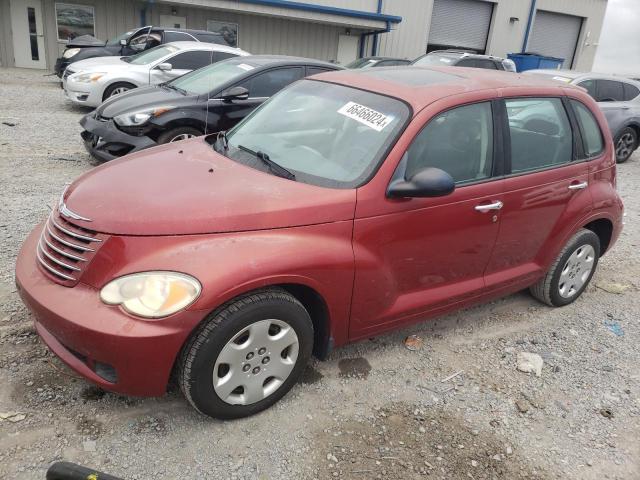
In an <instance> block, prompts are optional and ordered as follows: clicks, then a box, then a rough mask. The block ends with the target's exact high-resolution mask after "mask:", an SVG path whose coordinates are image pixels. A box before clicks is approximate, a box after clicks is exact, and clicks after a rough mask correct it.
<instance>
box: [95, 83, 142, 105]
mask: <svg viewBox="0 0 640 480" xmlns="http://www.w3.org/2000/svg"><path fill="white" fill-rule="evenodd" d="M134 88H136V86H135V85H134V84H133V83H127V82H118V83H114V84H113V85H109V86H108V87H107V88H106V89H105V91H104V94H103V95H102V101H103V102H104V101H105V100H106V99H107V98H111V97H115V96H116V95H120V94H121V93H124V92H126V91H128V90H132V89H134Z"/></svg>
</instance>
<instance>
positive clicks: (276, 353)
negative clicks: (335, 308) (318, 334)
mask: <svg viewBox="0 0 640 480" xmlns="http://www.w3.org/2000/svg"><path fill="white" fill-rule="evenodd" d="M312 347H313V324H312V322H311V318H310V317H309V313H308V312H307V310H306V309H305V308H304V306H303V305H302V304H301V303H300V302H299V301H298V300H297V299H296V298H295V297H294V296H292V295H290V294H289V293H287V292H286V291H284V290H281V289H268V290H262V291H257V292H254V293H250V294H247V295H244V296H241V297H239V298H237V299H235V300H232V301H231V302H229V303H227V304H225V305H223V306H222V307H221V308H220V309H218V310H217V311H215V312H214V313H213V314H212V315H211V316H210V317H209V318H208V319H207V320H205V321H204V322H203V324H202V325H201V326H200V327H199V328H198V330H197V331H196V332H195V333H194V334H193V335H192V336H191V338H190V340H189V341H188V342H187V344H186V345H185V347H184V348H183V351H182V353H181V358H180V364H179V373H178V381H179V383H180V388H181V390H182V392H183V394H184V396H185V397H186V398H187V400H188V401H189V402H190V403H191V405H193V406H194V407H195V408H196V409H197V410H198V411H200V412H201V413H203V414H205V415H209V416H211V417H215V418H220V419H231V418H240V417H246V416H248V415H253V414H254V413H257V412H259V411H261V410H264V409H265V408H268V407H270V406H271V405H273V404H274V403H276V402H277V401H278V400H280V399H281V398H282V397H283V396H284V395H285V394H286V393H287V392H288V391H289V390H290V389H291V388H292V387H293V385H294V384H295V383H296V381H297V380H298V378H299V377H300V375H301V374H302V372H303V370H304V368H305V366H306V363H307V361H308V360H309V357H310V356H311V351H312Z"/></svg>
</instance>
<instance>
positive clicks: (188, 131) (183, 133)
mask: <svg viewBox="0 0 640 480" xmlns="http://www.w3.org/2000/svg"><path fill="white" fill-rule="evenodd" d="M200 135H202V132H201V131H200V130H198V129H197V128H193V127H176V128H172V129H171V130H167V131H166V132H163V133H162V134H160V135H159V136H158V143H159V144H163V143H171V142H179V141H180V140H186V139H188V138H193V137H199V136H200Z"/></svg>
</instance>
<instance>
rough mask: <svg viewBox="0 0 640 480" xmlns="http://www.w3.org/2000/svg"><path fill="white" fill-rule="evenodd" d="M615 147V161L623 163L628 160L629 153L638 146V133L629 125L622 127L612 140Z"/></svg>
mask: <svg viewBox="0 0 640 480" xmlns="http://www.w3.org/2000/svg"><path fill="white" fill-rule="evenodd" d="M614 144H615V149H616V162H617V163H624V162H626V161H627V160H629V157H630V156H631V154H632V153H633V152H634V151H635V150H636V148H638V134H637V133H636V131H635V130H634V129H633V128H631V127H625V128H623V129H622V130H621V131H620V133H618V135H616V140H615V142H614Z"/></svg>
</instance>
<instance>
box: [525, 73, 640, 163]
mask: <svg viewBox="0 0 640 480" xmlns="http://www.w3.org/2000/svg"><path fill="white" fill-rule="evenodd" d="M525 74H526V75H537V76H543V77H548V78H552V79H554V80H558V81H561V82H565V83H570V84H572V85H578V86H579V87H582V88H586V89H587V92H588V93H589V95H591V96H592V97H593V98H594V99H595V101H596V102H598V106H599V107H600V108H601V109H602V111H603V112H604V116H605V117H606V118H607V123H608V124H609V129H610V130H611V135H612V136H613V142H614V144H615V149H616V160H617V162H618V163H624V162H626V161H627V160H628V159H629V157H630V156H631V155H632V154H633V152H634V151H636V149H637V148H638V145H639V144H640V142H639V139H640V82H637V81H635V80H631V79H626V78H620V77H616V76H614V75H604V74H599V73H580V72H575V71H573V70H528V71H526V72H525Z"/></svg>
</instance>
